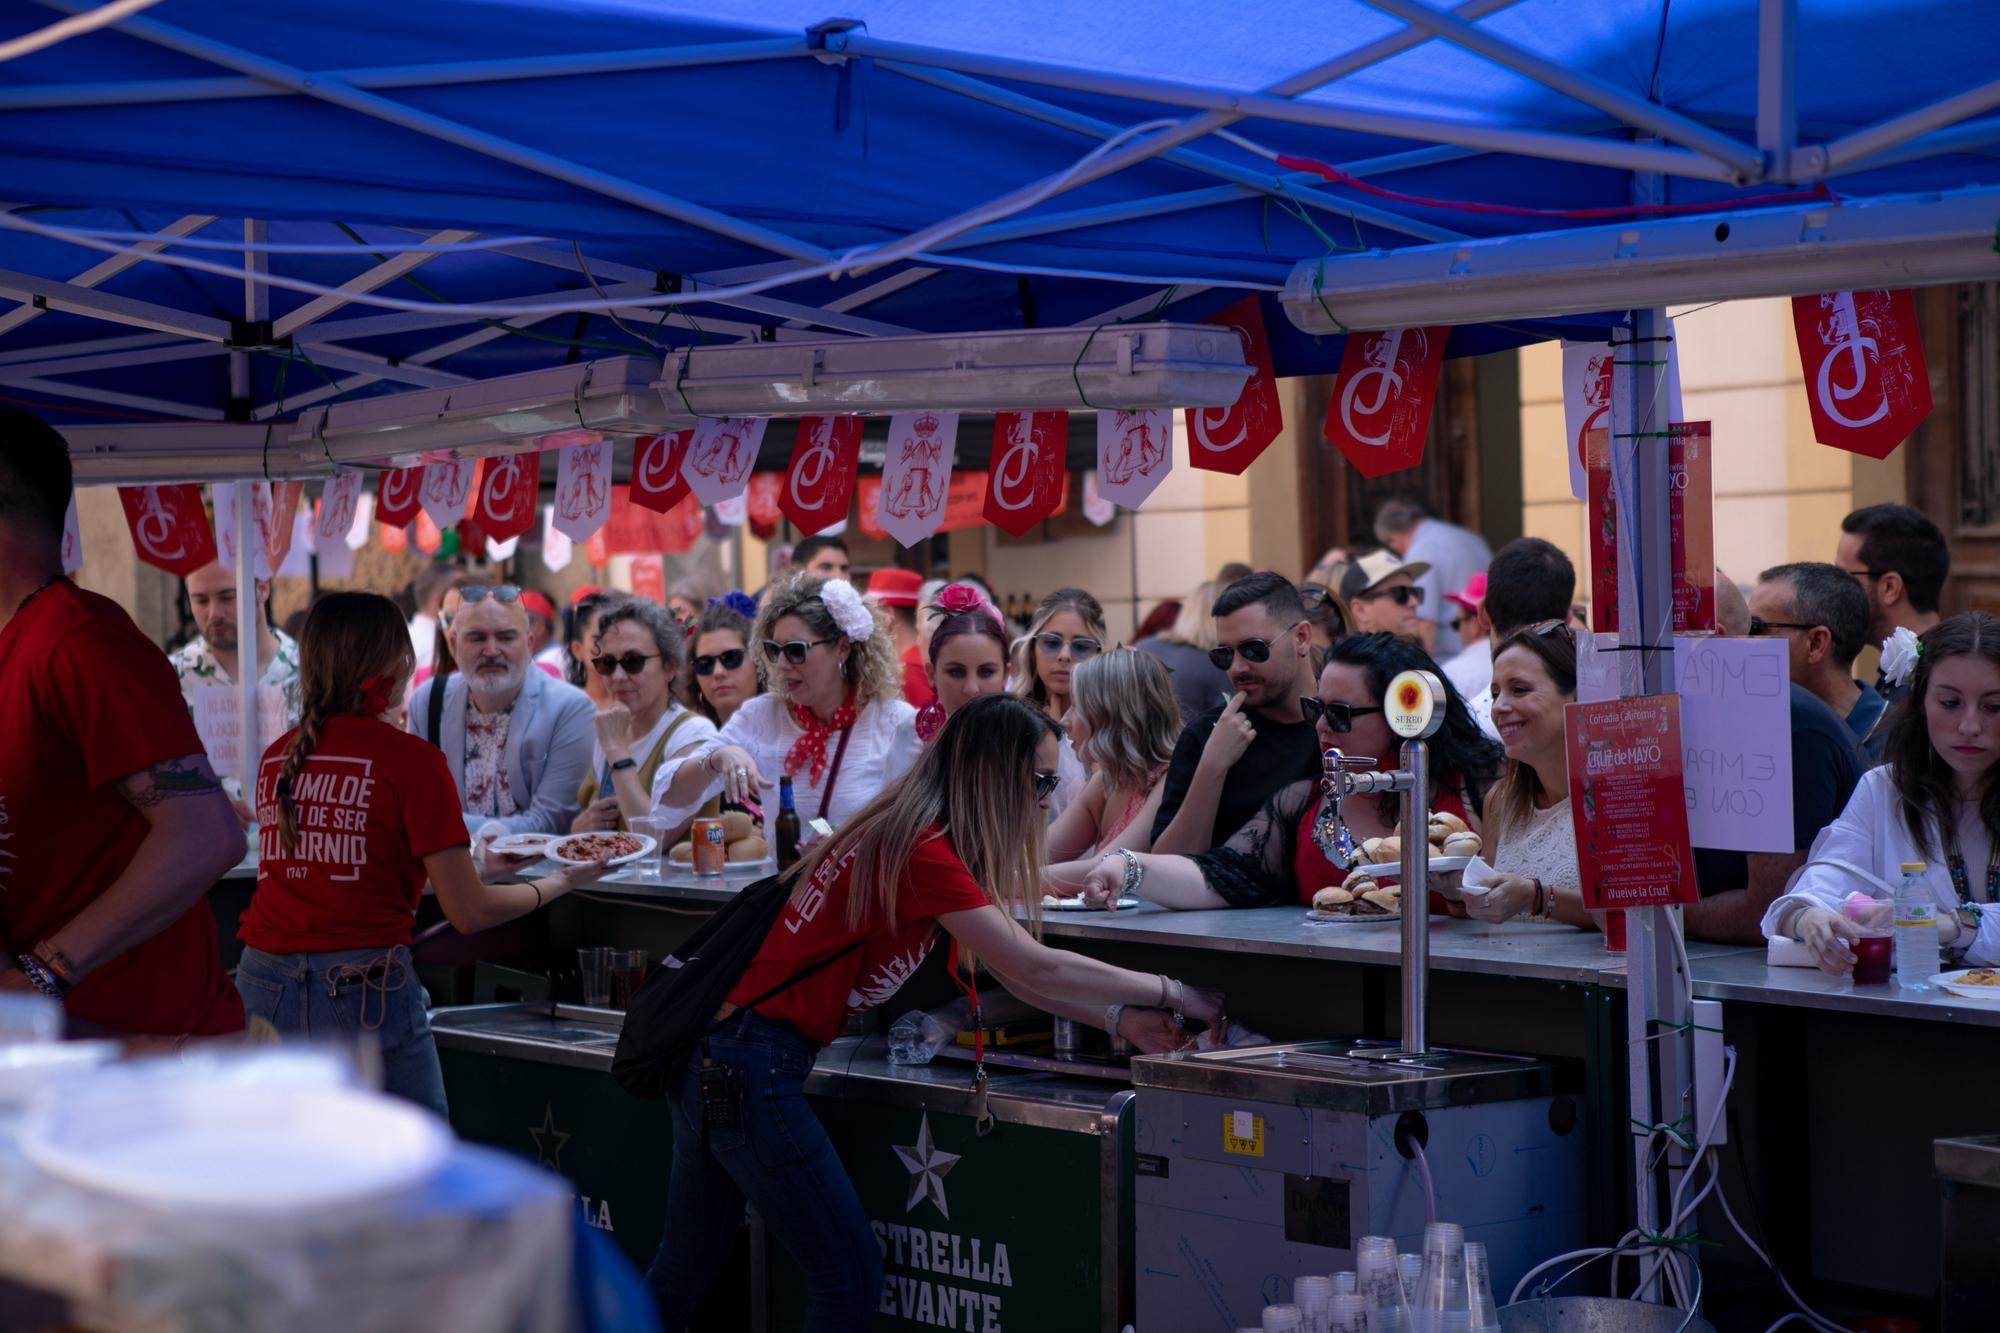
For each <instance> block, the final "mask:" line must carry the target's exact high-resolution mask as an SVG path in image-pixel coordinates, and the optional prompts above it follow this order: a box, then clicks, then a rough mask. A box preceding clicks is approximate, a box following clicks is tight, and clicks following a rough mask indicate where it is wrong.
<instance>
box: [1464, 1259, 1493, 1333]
mask: <svg viewBox="0 0 2000 1333" xmlns="http://www.w3.org/2000/svg"><path fill="white" fill-rule="evenodd" d="M1465 1286H1466V1290H1467V1291H1468V1292H1470V1293H1471V1302H1472V1333H1500V1307H1499V1305H1498V1304H1496V1303H1495V1302H1494V1300H1493V1270H1492V1268H1491V1267H1489V1266H1488V1264H1487V1262H1486V1247H1485V1246H1484V1245H1482V1244H1480V1243H1479V1242H1478V1241H1476V1240H1469V1241H1467V1242H1465Z"/></svg>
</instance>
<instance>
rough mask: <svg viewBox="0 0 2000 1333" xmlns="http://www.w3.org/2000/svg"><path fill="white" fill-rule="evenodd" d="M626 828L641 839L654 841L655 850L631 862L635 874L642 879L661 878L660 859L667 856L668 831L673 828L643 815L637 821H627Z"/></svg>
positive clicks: (661, 820)
mask: <svg viewBox="0 0 2000 1333" xmlns="http://www.w3.org/2000/svg"><path fill="white" fill-rule="evenodd" d="M625 826H626V827H627V828H629V829H631V830H632V832H634V833H636V834H638V835H639V836H640V837H642V838H651V839H652V840H653V850H652V851H650V852H647V853H646V854H645V855H644V856H642V857H640V858H639V859H638V860H636V861H633V862H631V863H630V864H631V869H632V870H633V872H634V873H636V874H638V875H640V876H642V877H647V878H652V879H658V878H659V876H660V858H662V857H664V856H665V855H666V854H667V843H666V838H667V830H668V829H670V828H672V827H673V826H672V825H671V824H669V823H667V821H666V820H664V819H655V818H653V817H652V816H651V815H641V816H639V817H638V818H637V819H628V820H626V821H625Z"/></svg>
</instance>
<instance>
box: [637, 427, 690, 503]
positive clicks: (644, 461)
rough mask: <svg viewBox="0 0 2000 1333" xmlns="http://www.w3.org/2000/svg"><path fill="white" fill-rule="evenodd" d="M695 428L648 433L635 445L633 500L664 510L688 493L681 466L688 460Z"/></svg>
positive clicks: (678, 501)
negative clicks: (664, 433)
mask: <svg viewBox="0 0 2000 1333" xmlns="http://www.w3.org/2000/svg"><path fill="white" fill-rule="evenodd" d="M693 441H694V432H693V431H692V430H677V431H675V432H674V433H673V434H671V435H648V436H647V437H646V438H644V439H643V440H640V441H639V442H638V443H637V444H636V445H634V446H633V447H632V503H633V504H635V505H638V506H639V507H640V508H641V509H650V510H652V511H653V512H654V513H656V514H664V513H666V512H667V511H668V510H670V509H672V508H673V507H674V506H675V505H677V504H679V503H680V502H681V501H682V500H683V499H685V498H686V497H687V495H688V493H689V492H688V484H687V478H686V477H685V476H683V475H682V468H683V466H684V465H685V464H686V462H687V453H688V445H689V444H691V443H692V442H693Z"/></svg>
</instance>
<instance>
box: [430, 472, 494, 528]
mask: <svg viewBox="0 0 2000 1333" xmlns="http://www.w3.org/2000/svg"><path fill="white" fill-rule="evenodd" d="M478 471H479V461H478V460H477V459H473V458H454V459H452V460H451V461H450V462H448V463H430V464H427V465H426V466H425V468H424V489H423V491H422V492H421V493H420V494H419V496H418V497H417V498H418V502H419V503H421V504H422V505H423V507H424V513H425V514H427V515H429V517H430V520H431V522H433V523H435V524H437V526H438V530H439V531H440V532H442V531H443V530H444V529H446V528H455V527H457V526H458V525H459V523H460V522H462V521H463V520H464V518H465V502H466V499H467V498H468V497H469V496H470V495H471V494H472V478H473V474H475V473H476V472H478Z"/></svg>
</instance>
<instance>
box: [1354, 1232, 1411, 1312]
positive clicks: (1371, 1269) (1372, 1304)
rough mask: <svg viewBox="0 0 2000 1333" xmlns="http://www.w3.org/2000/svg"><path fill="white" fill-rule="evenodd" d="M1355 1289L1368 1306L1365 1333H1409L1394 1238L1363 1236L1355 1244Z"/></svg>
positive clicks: (1406, 1302)
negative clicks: (1366, 1331) (1366, 1329)
mask: <svg viewBox="0 0 2000 1333" xmlns="http://www.w3.org/2000/svg"><path fill="white" fill-rule="evenodd" d="M1354 1285H1355V1288H1356V1290H1358V1291H1359V1292H1360V1294H1361V1299H1362V1300H1363V1301H1364V1302H1366V1304H1367V1314H1368V1333H1409V1331H1410V1303H1409V1298H1408V1297H1407V1296H1405V1295H1404V1293H1403V1274H1402V1270H1401V1269H1400V1268H1399V1267H1398V1266H1397V1262H1396V1241H1395V1238H1394V1237H1393V1236H1363V1237H1362V1238H1361V1239H1360V1240H1359V1241H1357V1242H1356V1243H1355V1246H1354Z"/></svg>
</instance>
